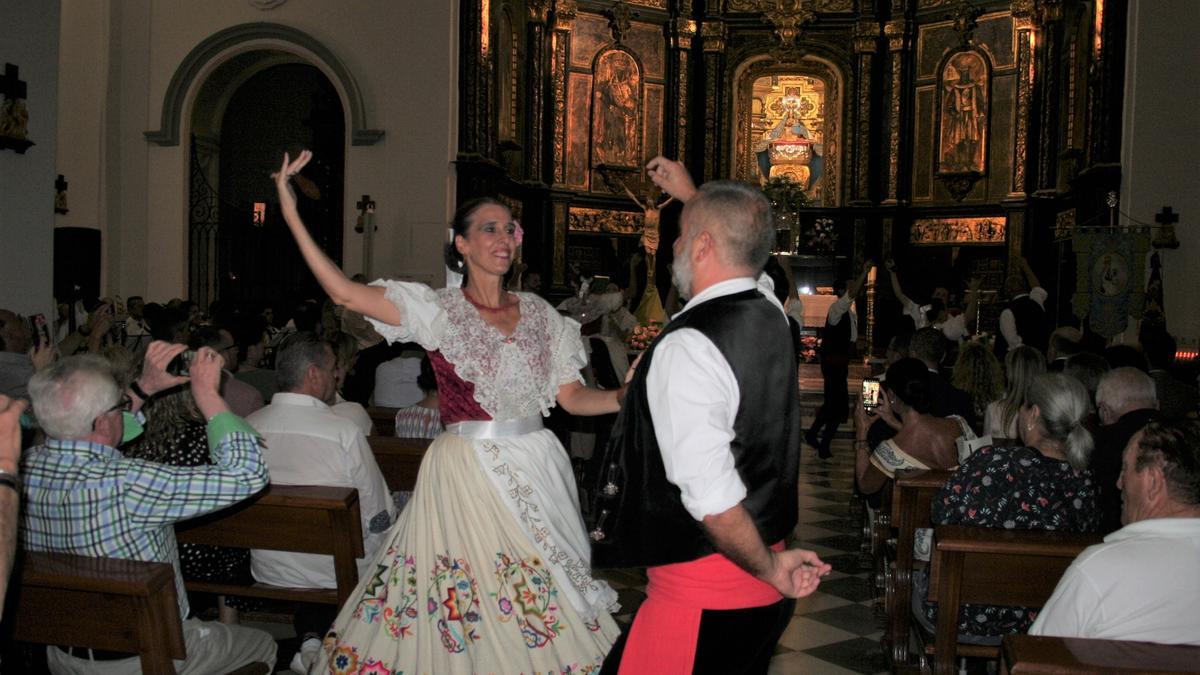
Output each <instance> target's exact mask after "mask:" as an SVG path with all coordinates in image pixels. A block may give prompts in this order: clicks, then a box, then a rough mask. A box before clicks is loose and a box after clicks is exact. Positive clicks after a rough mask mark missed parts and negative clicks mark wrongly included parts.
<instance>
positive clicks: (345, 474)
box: [247, 332, 395, 672]
mask: <svg viewBox="0 0 1200 675" xmlns="http://www.w3.org/2000/svg"><path fill="white" fill-rule="evenodd" d="M336 367H337V365H336V359H335V357H334V355H333V350H332V349H331V348H330V347H329V344H328V343H327V342H324V341H322V340H320V339H319V338H317V336H316V335H315V334H313V333H309V332H301V333H296V334H295V335H293V336H292V337H291V338H289V339H288V341H287V342H286V343H285V345H284V347H283V350H282V351H281V352H280V353H279V356H278V358H277V359H276V363H275V373H276V376H277V378H278V382H279V393H277V394H275V397H274V398H273V399H272V400H271V405H268V406H267V407H265V408H263V409H262V410H259V411H258V412H256V413H254V414H253V415H251V416H250V417H249V418H248V419H247V421H248V422H249V423H250V424H251V425H253V426H254V428H255V429H258V431H259V433H261V434H262V436H263V439H264V440H265V441H266V449H265V450H264V451H263V457H264V459H265V460H266V462H267V466H268V467H269V468H270V470H271V480H272V482H274V483H277V484H281V485H328V486H333V487H352V488H357V489H358V501H359V507H360V510H361V514H362V533H363V549H364V550H365V551H366V554H365V555H364V557H362V558H360V559H359V561H358V564H359V576H360V577H362V578H367V577H369V576H371V575H373V574H374V572H375V570H374V569H368V568H369V567H370V566H371V564H372V559H373V558H374V557H375V553H376V549H377V548H378V547H379V545H380V543H381V542H382V539H383V535H384V533H386V532H387V530H388V528H389V527H391V525H392V521H393V517H394V516H395V506H394V505H393V503H392V499H391V494H390V493H389V492H388V488H387V483H386V482H385V481H384V479H383V474H382V473H380V471H379V466H378V465H377V464H376V463H375V456H374V455H373V454H371V448H370V446H369V445H367V439H366V436H365V435H364V434H363V433H362V431H361V430H360V429H359V428H358V427H357V426H356V425H355V424H354V423H353V422H351V421H349V420H347V419H344V418H342V417H340V416H338V415H337V414H335V413H334V412H333V411H332V410H330V408H329V405H328V404H326V403H325V402H326V401H329V400H332V399H333V396H334V391H335V382H336V379H335V378H336V373H335V370H336ZM251 571H252V572H253V574H254V578H255V579H257V580H258V581H261V582H263V583H267V584H272V585H275V586H287V587H292V588H337V578H336V576H335V574H334V569H333V557H332V556H328V555H316V554H312V553H291V552H284V551H269V550H260V549H254V550H253V551H251ZM336 611H337V608H336V607H315V606H300V607H298V608H297V611H296V618H295V624H296V634H297V635H299V636H301V638H302V644H301V649H300V651H299V652H297V658H299V659H301V660H300V661H295V662H293V663H294V665H296V666H303V669H302V670H301V672H304V670H307V667H308V665H310V664H311V661H312V660H313V659H315V658H316V656H317V654H318V652H319V649H320V637H321V635H322V634H323V633H324V631H325V629H326V628H327V627H328V626H329V624H330V623H332V621H333V617H334V616H335V614H336Z"/></svg>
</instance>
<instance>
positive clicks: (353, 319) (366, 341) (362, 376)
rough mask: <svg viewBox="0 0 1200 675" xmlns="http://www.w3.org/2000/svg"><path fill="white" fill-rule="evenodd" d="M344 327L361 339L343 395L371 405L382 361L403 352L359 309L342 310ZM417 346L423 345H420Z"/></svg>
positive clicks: (364, 404) (343, 388)
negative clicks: (393, 345) (389, 342)
mask: <svg viewBox="0 0 1200 675" xmlns="http://www.w3.org/2000/svg"><path fill="white" fill-rule="evenodd" d="M342 330H344V331H346V332H347V333H349V334H351V335H353V336H354V338H355V339H357V340H358V358H357V359H355V360H354V365H353V366H351V368H350V372H348V373H346V380H345V382H343V383H342V390H341V391H342V396H344V397H346V400H347V401H354V402H355V403H358V404H359V405H363V406H368V405H371V397H372V396H373V395H374V394H375V372H376V370H378V368H379V366H380V365H381V364H383V363H385V362H387V361H390V360H391V359H392V358H394V357H396V356H399V355H400V349H393V348H392V346H391V345H389V344H388V343H387V340H384V339H383V336H382V335H380V334H379V333H378V332H377V331H376V330H375V329H374V328H372V327H371V324H370V323H368V322H367V320H366V319H365V318H364V317H363V315H362V314H359V313H358V312H352V311H350V310H345V311H343V312H342ZM413 347H414V348H418V349H419V347H417V346H416V345H413ZM376 405H379V404H376Z"/></svg>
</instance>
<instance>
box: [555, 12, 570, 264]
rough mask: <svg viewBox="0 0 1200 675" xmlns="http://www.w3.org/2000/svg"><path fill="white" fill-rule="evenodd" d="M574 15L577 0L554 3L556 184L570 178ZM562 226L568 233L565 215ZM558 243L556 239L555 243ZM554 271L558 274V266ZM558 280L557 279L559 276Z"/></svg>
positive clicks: (558, 225) (556, 225) (557, 224)
mask: <svg viewBox="0 0 1200 675" xmlns="http://www.w3.org/2000/svg"><path fill="white" fill-rule="evenodd" d="M575 15H576V5H575V0H558V2H556V3H555V5H554V33H553V35H551V37H550V100H551V101H553V109H552V111H551V115H552V116H553V119H551V125H552V127H551V131H550V137H551V138H552V139H553V140H552V143H553V150H552V151H551V155H552V156H553V157H554V173H553V184H555V185H562V184H563V183H565V182H566V180H567V154H566V147H567V141H566V136H567V55H568V54H567V49H568V46H569V45H570V43H571V30H572V29H573V28H574V26H575ZM558 227H560V224H559V223H558V222H557V221H556V222H555V228H556V229H557V228H558ZM561 227H562V228H564V233H565V228H566V221H565V217H564V221H563V223H562V224H561ZM556 236H557V235H556ZM557 244H558V242H557V241H556V242H555V245H557ZM564 246H565V243H564ZM555 270H556V274H557V270H558V267H557V265H556V267H555ZM555 281H556V283H557V282H558V280H557V279H556V280H555Z"/></svg>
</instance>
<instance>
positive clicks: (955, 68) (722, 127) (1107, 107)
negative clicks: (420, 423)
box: [457, 0, 1126, 336]
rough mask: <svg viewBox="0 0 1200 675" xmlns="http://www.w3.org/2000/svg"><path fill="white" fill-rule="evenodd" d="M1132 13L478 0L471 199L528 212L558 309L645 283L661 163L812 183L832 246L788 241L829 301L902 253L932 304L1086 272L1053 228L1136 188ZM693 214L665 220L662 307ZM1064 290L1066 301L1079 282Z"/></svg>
mask: <svg viewBox="0 0 1200 675" xmlns="http://www.w3.org/2000/svg"><path fill="white" fill-rule="evenodd" d="M1125 14H1126V0H1012V1H1004V0H615V1H614V0H596V1H593V0H462V11H461V29H460V30H461V39H460V49H461V54H460V57H461V58H460V92H461V96H460V110H461V116H460V134H459V154H458V162H457V164H458V172H459V193H460V194H459V196H460V198H462V199H465V198H467V197H471V196H476V195H480V194H494V195H500V196H501V198H502V199H503V200H504V201H505V202H506V203H508V204H510V205H511V206H512V208H513V209H514V211H515V212H516V213H517V214H518V217H519V218H521V220H522V222H523V224H524V226H525V229H526V232H527V235H526V244H525V247H524V249H525V251H524V255H525V262H526V264H527V265H528V266H529V268H530V269H533V270H536V271H538V272H539V273H540V276H541V277H542V279H543V280H544V281H543V286H542V291H543V292H545V293H548V294H550V295H554V294H565V293H566V292H568V290H569V283H570V279H571V275H572V273H573V272H574V271H580V272H585V273H588V272H590V273H597V272H599V273H606V274H611V275H614V276H615V277H616V278H618V280H619V282H620V283H622V285H624V284H634V285H636V284H638V283H639V275H643V274H645V271H644V262H642V263H641V264H642V265H643V268H642V270H643V271H641V272H637V271H635V270H634V269H633V268H634V267H635V266H636V264H638V261H639V260H640V258H639V256H638V252H639V251H640V250H641V247H640V245H639V239H640V236H641V234H642V231H643V228H644V227H645V225H646V221H647V218H650V219H651V220H652V222H651V225H652V226H653V225H655V224H657V223H658V222H659V216H660V214H659V212H658V210H657V208H656V207H657V206H658V205H660V204H661V201H663V200H665V197H660V195H658V193H657V192H656V191H654V190H653V189H651V187H652V186H650V185H649V184H648V183H647V181H646V180H645V173H644V171H642V170H641V167H642V166H643V165H644V164H645V163H646V161H647V160H648V159H650V158H652V157H654V156H655V155H657V154H660V153H661V154H665V155H666V156H668V157H672V158H676V159H679V160H681V161H683V162H684V163H685V164H686V165H687V166H688V167H689V168H690V169H691V171H692V174H693V175H694V176H695V177H696V178H697V181H698V182H699V181H704V180H712V179H717V178H733V179H737V180H743V181H748V182H752V183H765V182H766V181H767V180H768V179H771V178H775V177H780V176H785V177H788V178H790V179H791V180H794V181H796V182H797V183H799V184H800V185H801V186H802V187H803V188H804V190H805V193H806V194H807V196H808V198H809V200H810V203H809V204H808V205H807V206H805V207H804V208H802V209H799V210H798V211H797V212H796V213H795V214H793V215H794V216H795V218H796V220H797V222H796V223H795V224H794V227H795V229H796V231H797V233H799V234H800V235H802V234H803V233H804V232H806V231H808V230H809V229H810V228H812V227H813V226H814V224H817V223H820V224H821V226H822V227H824V228H826V230H827V231H829V232H832V235H831V236H829V237H826V238H824V239H822V240H820V241H818V240H816V239H813V238H809V239H806V238H805V237H803V236H796V237H791V238H787V239H784V240H781V241H782V242H783V243H781V245H780V247H781V248H784V249H791V251H790V252H791V253H795V254H803V255H797V256H796V257H797V259H803V260H809V262H808V263H797V264H800V265H801V266H804V265H809V266H810V267H812V271H813V274H815V275H816V276H815V277H814V278H813V281H814V282H816V283H820V284H827V283H828V282H830V281H832V276H833V275H836V274H845V273H847V272H848V271H849V270H850V269H853V268H854V267H857V266H858V265H859V261H861V260H862V259H864V258H867V257H870V258H875V259H876V260H883V259H885V258H889V257H890V258H894V259H895V260H896V261H897V264H898V267H899V269H900V271H901V276H902V277H903V278H904V279H905V286H906V290H909V288H910V287H911V290H910V295H913V296H914V297H919V296H923V295H927V293H928V291H929V290H931V289H932V287H934V286H937V285H944V286H949V287H955V286H959V287H961V286H962V285H964V284H965V281H966V279H967V278H968V277H969V276H974V275H980V276H982V277H983V278H984V283H985V288H990V289H998V288H999V287H1000V286H1001V285H1002V283H1003V280H1004V275H1005V273H1006V270H1007V266H1008V261H1009V259H1010V257H1012V256H1014V255H1017V254H1022V255H1025V256H1026V257H1028V258H1029V259H1030V260H1031V262H1032V263H1033V264H1034V266H1035V268H1037V269H1039V270H1041V269H1046V270H1052V269H1055V268H1056V267H1057V266H1058V264H1059V263H1060V262H1062V263H1063V264H1066V265H1070V264H1072V263H1071V261H1070V258H1071V256H1070V254H1069V251H1066V252H1064V250H1063V248H1064V245H1065V246H1068V247H1069V243H1066V244H1064V243H1062V242H1060V243H1057V244H1056V243H1055V241H1056V239H1055V231H1056V224H1057V226H1058V228H1057V229H1058V231H1059V232H1060V233H1061V232H1062V226H1063V223H1069V222H1072V221H1075V220H1079V221H1080V222H1084V221H1088V220H1091V219H1094V218H1095V217H1096V214H1098V213H1100V212H1101V211H1102V209H1103V201H1104V194H1105V193H1106V192H1108V191H1109V190H1111V189H1114V187H1115V186H1116V185H1117V184H1118V182H1119V169H1117V168H1116V167H1117V163H1118V159H1119V158H1118V153H1119V145H1120V135H1119V134H1120V119H1119V110H1120V101H1121V95H1122V80H1121V78H1122V72H1123V64H1124V46H1123V45H1124V30H1125V26H1124V22H1125V18H1124V17H1125ZM678 211H679V207H678V205H676V204H670V205H667V206H665V207H664V208H663V210H662V213H661V228H662V231H661V235H662V237H661V240H662V245H661V247H660V255H658V256H657V263H656V266H657V278H658V279H659V283H658V286H659V288H660V289H665V288H666V287H668V286H669V282H666V281H665V280H667V279H669V276H668V274H667V265H668V264H669V263H670V257H671V255H670V244H671V242H672V241H673V239H674V236H675V232H676V231H677V222H678ZM651 259H652V260H653V257H652V258H651ZM813 261H815V262H813ZM1043 276H1044V277H1052V278H1044V279H1043V285H1045V286H1047V287H1048V288H1049V290H1051V292H1052V295H1056V296H1057V297H1069V295H1070V292H1071V290H1072V289H1071V288H1059V287H1058V285H1059V284H1067V285H1069V284H1071V283H1073V277H1072V273H1071V272H1070V270H1068V271H1067V273H1065V274H1061V275H1043ZM878 286H879V287H878V293H877V297H876V300H877V301H878V300H879V299H885V298H889V297H890V296H891V289H890V288H889V287H888V285H887V284H879V285H878ZM991 307H992V311H993V314H994V313H996V312H998V311H999V305H998V304H995V303H993V304H992V305H991ZM1054 309H1055V311H1060V310H1062V309H1063V308H1061V307H1057V306H1056V307H1055V308H1054ZM897 313H898V312H897ZM885 314H890V313H881V315H880V316H878V317H876V318H877V319H878V322H879V324H880V326H881V327H884V326H885V325H886V324H887V323H888V322H889V321H891V320H892V318H891V317H890V316H887V315H885ZM888 332H889V331H887V330H886V328H884V330H877V331H874V333H875V335H876V336H880V335H884V334H887V333H888Z"/></svg>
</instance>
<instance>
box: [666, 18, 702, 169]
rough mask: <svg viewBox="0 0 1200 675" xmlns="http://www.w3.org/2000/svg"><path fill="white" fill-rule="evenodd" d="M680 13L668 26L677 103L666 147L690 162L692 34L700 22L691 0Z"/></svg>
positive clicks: (670, 113) (669, 117)
mask: <svg viewBox="0 0 1200 675" xmlns="http://www.w3.org/2000/svg"><path fill="white" fill-rule="evenodd" d="M680 5H681V6H680V8H679V16H677V17H675V18H674V19H671V23H670V24H669V26H668V28H667V47H668V50H669V51H668V54H669V56H668V61H667V73H668V76H669V77H670V78H671V80H672V81H673V82H674V83H675V105H673V106H668V107H667V111H666V116H665V119H664V120H663V121H664V127H665V128H667V129H673V130H674V131H673V133H670V134H668V135H667V136H666V138H665V142H664V147H663V151H664V152H665V153H666V154H667V155H668V156H671V157H674V158H675V159H676V160H678V161H680V162H684V163H686V162H687V150H688V122H689V121H690V120H689V117H690V116H689V115H688V104H689V103H688V102H689V95H690V93H691V92H690V90H689V82H688V75H689V69H690V65H691V61H690V58H691V52H692V38H694V37H696V22H695V21H694V20H692V18H691V13H692V7H691V3H690V2H687V1H686V0H685V1H684V2H681V3H680Z"/></svg>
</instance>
